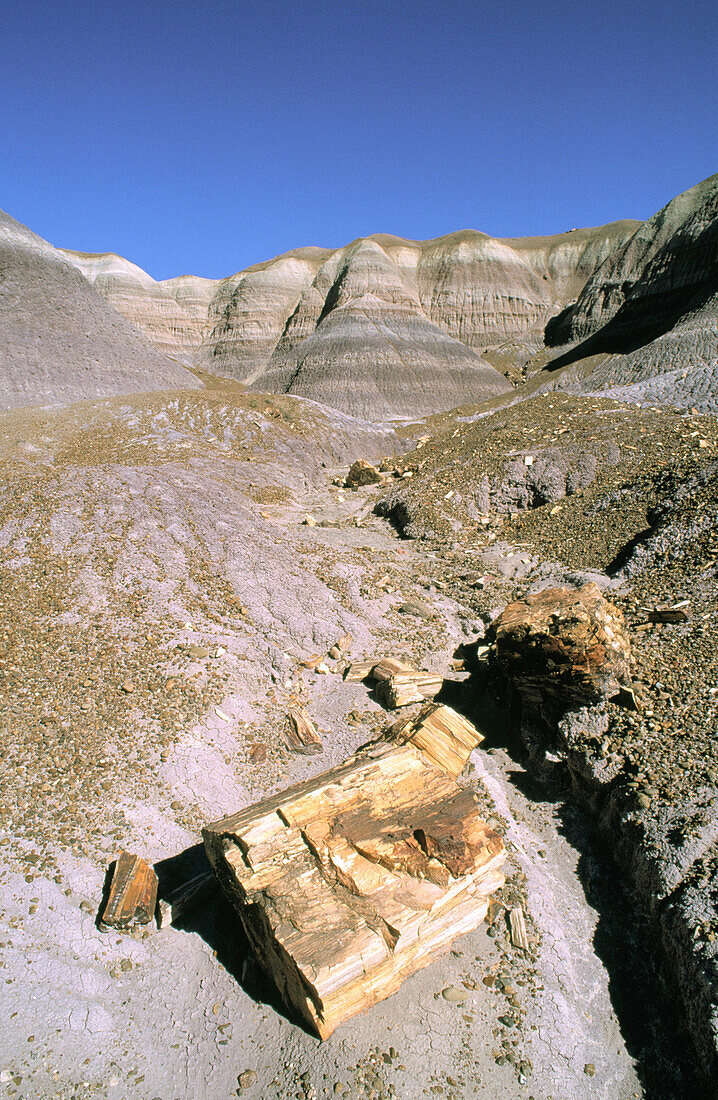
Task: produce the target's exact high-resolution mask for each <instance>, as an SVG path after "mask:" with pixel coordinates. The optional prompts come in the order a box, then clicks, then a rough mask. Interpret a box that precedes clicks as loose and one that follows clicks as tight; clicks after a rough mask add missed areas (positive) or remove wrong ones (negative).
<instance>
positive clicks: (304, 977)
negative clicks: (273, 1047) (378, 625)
mask: <svg viewBox="0 0 718 1100" xmlns="http://www.w3.org/2000/svg"><path fill="white" fill-rule="evenodd" d="M428 717H430V715H427V718H428ZM450 728H451V723H450V722H445V726H444V734H445V735H446V732H447V731H448V730H449V729H450ZM421 731H423V739H424V742H425V743H427V744H429V743H430V741H431V737H430V732H429V730H428V729H427V728H426V725H425V724H424V723H423V722H422V720H421V719H419V720H417V722H416V729H415V730H413V731H412V730H409V729H408V727H407V728H406V729H405V731H404V735H405V737H407V738H408V739H406V740H404V741H403V742H401V741H399V740H398V739H396V738H393V739H391V740H381V741H376V742H373V743H372V744H370V745H368V746H365V747H364V748H363V749H362V750H360V751H359V752H358V753H357V754H356V755H355V756H353V757H351V758H350V759H349V760H347V761H345V762H344V763H342V764H339V765H338V766H337V767H335V768H332V769H331V770H330V771H328V772H324V773H323V774H322V775H319V776H317V777H316V778H314V779H311V780H308V781H307V782H305V783H301V784H299V785H297V786H295V787H292V788H290V789H289V790H287V791H284V792H282V793H280V794H278V795H275V796H274V797H272V798H269V799H267V800H265V801H264V802H261V803H259V804H258V805H255V806H250V807H247V808H246V809H244V810H241V811H240V812H239V813H237V814H235V815H234V816H232V817H228V818H225V819H223V820H222V821H218V822H216V823H214V824H212V825H209V826H208V827H207V828H206V829H205V830H204V834H203V835H204V841H205V846H206V849H207V853H208V856H209V859H210V861H211V863H212V865H213V867H214V870H215V872H216V874H217V876H218V878H219V880H220V882H221V883H222V886H223V888H224V889H225V891H226V892H227V894H228V896H229V897H230V899H231V900H232V902H233V903H234V905H235V906H236V908H237V909H238V911H239V914H240V916H241V918H242V923H243V925H244V927H245V930H246V933H247V936H248V938H249V940H250V942H251V944H252V947H253V949H254V951H255V953H256V956H257V958H258V960H259V962H260V964H261V965H262V967H263V968H264V969H265V970H266V971H267V972H268V973H269V974H270V975H271V977H272V978H273V980H274V981H275V983H276V985H277V987H278V989H279V991H280V993H281V995H282V997H283V998H284V1000H285V1001H286V1002H287V1003H288V1004H289V1005H291V1006H292V1008H293V1009H294V1010H295V1011H296V1012H297V1013H298V1014H300V1015H301V1016H302V1017H303V1019H304V1020H305V1021H306V1023H307V1024H309V1026H310V1027H311V1028H312V1029H313V1030H314V1031H315V1032H316V1033H317V1034H318V1035H319V1036H320V1037H321V1038H326V1037H327V1036H328V1035H330V1034H331V1033H332V1031H334V1029H335V1028H336V1027H337V1026H338V1025H339V1024H341V1023H343V1022H344V1021H345V1020H347V1019H349V1018H350V1017H352V1016H354V1015H355V1014H356V1013H358V1012H361V1011H363V1010H364V1009H366V1008H369V1007H370V1006H371V1005H373V1004H376V1003H377V1001H380V1000H382V999H383V998H385V997H387V996H389V995H390V994H391V993H393V992H395V991H396V990H397V989H398V987H399V985H400V984H401V983H402V981H403V980H404V979H405V978H406V977H408V976H409V975H410V974H412V973H413V972H414V971H415V970H417V969H419V968H420V967H423V966H426V965H427V964H428V963H430V962H431V961H432V959H434V958H435V957H436V956H438V955H439V954H441V953H443V952H445V951H446V950H448V948H449V946H450V944H451V943H452V941H453V940H454V939H455V937H456V936H457V935H459V934H461V933H462V932H465V931H469V930H470V929H472V928H475V927H476V926H477V925H478V924H479V923H480V922H481V920H483V918H484V916H485V913H486V909H487V906H488V896H489V895H490V894H491V893H492V892H493V891H494V890H496V889H498V887H499V886H501V885H502V883H503V875H502V874H501V866H502V865H503V862H504V859H505V855H506V853H505V850H504V846H503V842H502V840H501V837H500V836H499V835H498V834H497V833H495V832H494V831H493V830H492V829H490V828H489V827H488V826H487V825H486V823H485V822H484V821H483V820H482V818H481V815H480V812H479V806H478V801H477V798H476V795H475V794H474V792H473V791H471V790H470V789H467V788H461V787H459V786H457V784H456V783H455V781H454V779H453V778H452V776H451V775H449V774H447V773H446V771H444V770H443V769H442V768H440V767H438V766H437V765H436V763H435V762H434V761H435V758H436V757H437V756H440V755H442V752H443V750H440V749H438V748H437V750H436V751H435V752H433V755H431V754H430V753H429V752H427V751H426V750H425V749H424V748H422V747H419V744H418V740H420V738H418V737H417V735H418V734H419V733H420V732H421ZM470 740H473V739H470ZM472 747H473V744H467V743H466V742H465V741H464V742H462V743H460V744H457V746H456V749H455V752H454V754H450V755H456V756H458V757H460V758H461V759H462V761H463V762H464V763H465V761H466V759H467V758H468V755H469V753H470V751H471V748H472ZM462 766H463V763H462ZM454 770H455V769H454Z"/></svg>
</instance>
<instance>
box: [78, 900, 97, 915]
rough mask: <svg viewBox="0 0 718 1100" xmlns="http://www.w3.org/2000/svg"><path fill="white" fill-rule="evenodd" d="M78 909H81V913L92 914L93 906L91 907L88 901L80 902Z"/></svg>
mask: <svg viewBox="0 0 718 1100" xmlns="http://www.w3.org/2000/svg"><path fill="white" fill-rule="evenodd" d="M80 909H82V912H83V913H94V911H95V910H94V906H93V905H92V902H90V901H81V902H80Z"/></svg>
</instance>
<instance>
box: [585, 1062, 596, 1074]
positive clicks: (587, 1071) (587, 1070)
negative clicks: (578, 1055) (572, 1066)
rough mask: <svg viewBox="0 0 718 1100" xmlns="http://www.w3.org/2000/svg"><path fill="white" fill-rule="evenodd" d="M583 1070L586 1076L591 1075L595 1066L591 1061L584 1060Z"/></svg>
mask: <svg viewBox="0 0 718 1100" xmlns="http://www.w3.org/2000/svg"><path fill="white" fill-rule="evenodd" d="M583 1072H584V1073H585V1074H586V1076H587V1077H593V1076H594V1075H595V1073H596V1067H595V1066H594V1064H593V1062H586V1065H585V1066H584V1067H583Z"/></svg>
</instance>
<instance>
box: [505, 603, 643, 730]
mask: <svg viewBox="0 0 718 1100" xmlns="http://www.w3.org/2000/svg"><path fill="white" fill-rule="evenodd" d="M487 636H488V639H489V640H490V641H494V642H495V643H496V648H495V658H494V659H495V661H496V663H497V664H498V666H499V668H500V669H501V671H502V672H503V673H504V674H505V675H506V676H507V677H508V679H509V680H510V681H511V683H512V684H513V685H514V687H515V688H516V690H517V691H518V693H519V695H520V696H521V697H522V699H523V700H524V701H525V702H527V703H529V704H530V705H532V706H535V707H538V706H539V705H540V704H541V703H542V702H545V701H548V702H553V703H556V704H558V705H559V706H561V707H563V708H565V707H568V706H583V705H585V704H588V703H594V702H597V701H598V700H599V699H600V698H601V697H602V696H603V695H606V694H612V693H615V692H616V691H617V690H618V687H619V685H621V684H628V683H630V674H629V662H630V655H631V646H630V643H629V641H628V638H627V637H626V633H625V630H624V619H623V615H622V614H621V612H620V611H619V609H618V608H617V607H614V605H613V604H611V603H609V602H608V600H606V599H604V597H603V596H602V594H601V590H600V589H599V587H598V585H596V584H586V585H584V586H583V587H582V588H577V589H569V588H546V589H544V590H543V592H537V593H536V594H535V595H532V596H527V597H526V599H524V600H517V601H516V602H515V603H510V604H509V605H508V606H507V607H506V608H504V610H503V611H502V612H501V614H500V615H499V616H498V618H496V619H494V621H493V623H492V624H491V626H490V628H489V631H488V635H487Z"/></svg>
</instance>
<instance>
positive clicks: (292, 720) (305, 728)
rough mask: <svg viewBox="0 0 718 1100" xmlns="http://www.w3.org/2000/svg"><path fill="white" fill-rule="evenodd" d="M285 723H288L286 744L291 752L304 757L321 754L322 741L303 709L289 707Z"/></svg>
mask: <svg viewBox="0 0 718 1100" xmlns="http://www.w3.org/2000/svg"><path fill="white" fill-rule="evenodd" d="M287 721H288V723H289V729H288V732H287V744H288V745H289V748H290V749H292V751H293V752H301V753H304V754H305V755H306V756H311V755H313V754H314V753H318V752H322V748H323V746H322V739H321V737H320V736H319V734H318V733H317V731H316V729H315V728H314V723H313V722H311V721H310V719H309V716H308V715H307V712H306V711H305V710H304V707H291V708H290V711H289V714H288V715H287Z"/></svg>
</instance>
